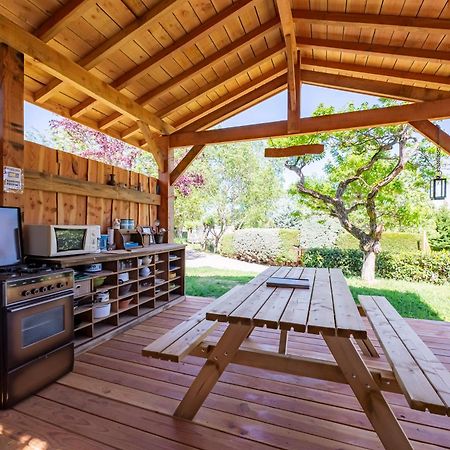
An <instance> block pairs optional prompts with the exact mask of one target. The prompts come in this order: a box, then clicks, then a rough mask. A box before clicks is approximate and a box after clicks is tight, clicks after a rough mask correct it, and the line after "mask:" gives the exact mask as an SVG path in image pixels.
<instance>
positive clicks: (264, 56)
mask: <svg viewBox="0 0 450 450" xmlns="http://www.w3.org/2000/svg"><path fill="white" fill-rule="evenodd" d="M276 26H277V23H276V22H273V21H271V23H267V24H264V25H263V26H261V27H258V28H256V29H255V30H253V31H252V32H250V33H249V35H247V37H248V38H247V39H243V38H240V39H238V40H237V41H235V42H232V43H231V44H230V45H227V46H226V47H224V48H223V49H221V50H219V51H218V52H217V53H214V54H213V55H211V56H209V57H208V58H206V59H204V60H203V61H201V62H200V63H198V64H195V65H194V66H192V67H190V68H189V69H186V70H184V71H183V72H181V73H180V74H179V75H177V76H175V77H173V78H171V79H169V80H168V81H166V82H165V83H163V84H162V85H159V86H157V87H156V88H155V89H152V90H151V91H149V92H147V93H145V94H143V95H142V96H141V97H139V98H138V99H137V100H136V102H137V103H138V104H140V105H142V106H144V105H147V104H148V103H150V101H151V100H152V99H154V98H155V97H158V96H160V95H162V94H164V93H166V92H167V91H169V90H170V89H172V88H173V87H175V86H179V85H180V83H182V82H183V81H185V80H187V79H192V77H194V76H195V75H197V74H198V73H200V72H201V71H202V70H205V69H207V68H209V67H211V66H213V65H214V64H215V63H217V62H219V61H223V59H224V58H225V57H227V56H228V55H230V54H231V53H234V52H236V51H238V50H240V49H241V48H243V47H246V46H248V45H249V44H250V43H251V42H253V41H254V40H255V39H257V38H259V37H262V36H263V35H264V34H265V32H266V31H267V30H270V29H273V28H275V27H276ZM281 51H282V48H281V46H275V47H272V48H269V49H267V50H265V51H263V52H262V53H261V54H259V55H257V56H256V57H255V58H252V59H251V60H249V61H247V63H245V64H243V65H239V66H238V67H236V69H234V70H231V71H230V72H228V73H227V74H225V75H224V76H223V77H220V78H217V79H216V80H214V81H212V82H211V83H208V84H207V85H205V86H203V87H201V88H199V89H197V90H196V91H194V92H193V93H191V94H189V95H188V96H187V97H183V98H182V99H180V100H178V101H176V102H174V103H172V104H171V105H169V106H168V107H166V108H163V109H161V110H160V111H158V112H157V113H156V114H157V116H158V117H167V116H168V115H169V114H170V113H172V112H173V111H175V110H177V109H179V108H181V107H182V106H184V104H187V103H189V102H190V101H194V100H195V99H196V98H198V97H199V96H201V95H203V94H205V93H206V92H208V91H210V90H212V89H215V88H217V87H218V86H220V85H221V84H224V83H226V81H228V80H230V79H232V78H234V77H235V76H237V75H238V74H241V73H243V72H245V71H246V70H250V69H252V68H254V67H256V66H258V65H260V64H262V63H263V62H265V61H267V60H268V59H270V58H272V57H273V56H275V55H276V54H277V53H279V52H281ZM81 108H83V106H82V104H81V106H80V108H75V109H77V111H79V110H80V109H81ZM75 109H74V111H75ZM83 109H84V108H83ZM121 117H122V115H121V114H119V113H113V114H110V115H109V116H108V117H105V118H104V119H103V120H101V121H100V128H101V129H105V128H108V127H110V126H112V125H113V124H114V123H116V122H117V121H119V120H120V119H121ZM132 130H134V131H132ZM136 131H137V128H136V127H135V126H134V127H132V129H130V130H129V131H128V130H127V133H129V134H128V135H131V134H133V133H135V132H136Z"/></svg>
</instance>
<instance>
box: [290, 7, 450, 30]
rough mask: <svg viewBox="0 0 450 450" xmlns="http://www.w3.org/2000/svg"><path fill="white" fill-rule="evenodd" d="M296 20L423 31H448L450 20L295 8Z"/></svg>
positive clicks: (318, 23)
mask: <svg viewBox="0 0 450 450" xmlns="http://www.w3.org/2000/svg"><path fill="white" fill-rule="evenodd" d="M292 16H293V18H294V21H296V22H297V21H298V22H306V23H308V24H317V25H328V24H332V25H338V26H347V25H348V26H354V27H358V28H363V27H364V28H376V29H377V30H378V29H392V28H394V29H401V30H402V31H408V30H409V31H415V32H417V31H420V32H423V33H436V32H437V33H443V34H446V33H448V30H450V20H448V19H433V18H428V17H408V16H404V15H401V16H389V15H383V14H354V13H340V12H328V11H310V10H302V9H294V10H293V11H292Z"/></svg>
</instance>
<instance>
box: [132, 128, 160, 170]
mask: <svg viewBox="0 0 450 450" xmlns="http://www.w3.org/2000/svg"><path fill="white" fill-rule="evenodd" d="M137 124H138V126H139V128H140V130H141V131H142V134H143V135H144V138H145V141H146V142H147V148H148V150H149V151H150V153H151V154H152V155H153V158H155V161H156V164H157V165H158V169H159V170H160V171H161V172H164V157H163V151H162V150H161V149H160V147H159V144H158V141H157V138H158V137H159V136H158V135H155V134H154V133H152V132H151V130H150V128H149V126H148V125H147V124H146V123H144V122H142V121H141V120H138V121H137Z"/></svg>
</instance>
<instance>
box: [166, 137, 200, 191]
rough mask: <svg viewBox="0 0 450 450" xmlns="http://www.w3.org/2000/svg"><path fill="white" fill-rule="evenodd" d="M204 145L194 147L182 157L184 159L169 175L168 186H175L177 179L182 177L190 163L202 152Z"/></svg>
mask: <svg viewBox="0 0 450 450" xmlns="http://www.w3.org/2000/svg"><path fill="white" fill-rule="evenodd" d="M204 148H205V146H204V145H194V147H192V148H191V149H190V150H189V151H188V152H187V153H186V155H185V156H184V158H183V159H182V160H181V161H180V162H179V163H178V164H177V166H176V167H175V169H173V170H172V172H171V173H170V184H175V183H176V181H177V180H178V178H180V177H181V175H183V173H184V172H185V171H186V169H187V168H188V167H189V166H190V165H191V163H192V161H194V159H195V158H196V157H197V156H198V155H199V154H200V153H201V152H202V150H203V149H204Z"/></svg>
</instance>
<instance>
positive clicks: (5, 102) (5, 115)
mask: <svg viewBox="0 0 450 450" xmlns="http://www.w3.org/2000/svg"><path fill="white" fill-rule="evenodd" d="M23 62H24V58H23V54H22V53H19V52H17V51H16V50H14V49H12V48H11V47H8V46H7V45H6V44H0V162H1V164H0V169H1V172H0V206H18V207H23V195H22V194H13V193H5V192H4V189H3V168H4V167H5V166H11V167H18V168H21V169H23V166H24V138H23V101H24V66H23Z"/></svg>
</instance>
